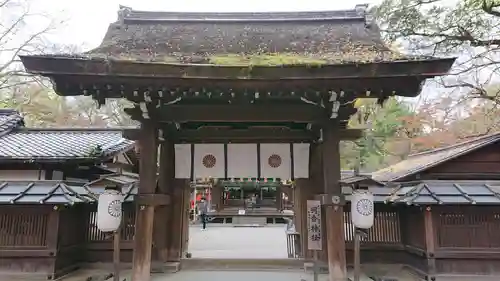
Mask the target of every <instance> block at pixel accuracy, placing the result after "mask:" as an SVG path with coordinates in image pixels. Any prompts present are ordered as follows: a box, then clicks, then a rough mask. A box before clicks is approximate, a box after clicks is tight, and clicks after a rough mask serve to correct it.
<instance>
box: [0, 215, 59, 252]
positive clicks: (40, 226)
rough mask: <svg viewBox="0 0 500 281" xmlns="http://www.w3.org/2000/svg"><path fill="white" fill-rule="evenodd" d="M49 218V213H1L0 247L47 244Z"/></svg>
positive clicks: (42, 245) (40, 245) (41, 245)
mask: <svg viewBox="0 0 500 281" xmlns="http://www.w3.org/2000/svg"><path fill="white" fill-rule="evenodd" d="M48 219H49V215H48V214H47V213H38V212H20V211H19V212H18V211H14V212H5V213H0V247H44V246H47V222H48Z"/></svg>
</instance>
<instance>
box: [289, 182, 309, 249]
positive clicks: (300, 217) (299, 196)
mask: <svg viewBox="0 0 500 281" xmlns="http://www.w3.org/2000/svg"><path fill="white" fill-rule="evenodd" d="M308 186H309V179H297V180H296V181H295V186H294V188H293V213H294V223H295V230H296V231H297V232H298V233H299V234H300V253H301V257H302V258H305V257H306V250H307V244H306V243H307V221H306V213H307V210H306V208H307V206H306V205H305V202H306V201H305V200H304V199H303V196H304V195H303V194H304V193H305V191H306V190H307V188H308Z"/></svg>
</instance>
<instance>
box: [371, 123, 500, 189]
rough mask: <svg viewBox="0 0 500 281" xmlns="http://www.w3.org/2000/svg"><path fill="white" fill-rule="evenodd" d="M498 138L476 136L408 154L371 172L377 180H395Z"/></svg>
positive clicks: (473, 149) (498, 138) (483, 145)
mask: <svg viewBox="0 0 500 281" xmlns="http://www.w3.org/2000/svg"><path fill="white" fill-rule="evenodd" d="M499 140H500V133H497V134H493V135H487V136H484V137H480V138H476V139H473V140H469V141H466V142H462V143H459V144H456V145H452V146H447V147H443V148H438V149H434V150H429V151H426V152H422V153H417V154H413V155H410V156H409V157H408V158H407V159H405V160H403V161H401V162H398V163H396V164H394V165H391V166H389V167H386V168H384V169H381V170H378V171H376V172H374V173H373V174H372V178H373V179H374V180H377V181H382V182H388V181H397V180H400V179H403V178H405V177H408V176H411V175H414V174H417V173H420V172H423V171H426V170H428V169H430V168H432V167H435V166H437V165H439V164H442V163H445V162H447V161H450V160H452V159H455V158H457V157H459V156H462V155H465V154H468V153H471V152H474V151H476V150H478V149H480V148H482V147H485V146H487V145H490V144H493V143H496V142H498V141H499Z"/></svg>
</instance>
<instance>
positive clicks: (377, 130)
mask: <svg viewBox="0 0 500 281" xmlns="http://www.w3.org/2000/svg"><path fill="white" fill-rule="evenodd" d="M413 115H414V113H413V112H412V111H411V110H410V108H409V107H408V106H407V105H406V104H405V103H404V102H402V101H400V100H397V99H396V98H391V99H389V100H388V101H387V102H386V103H385V104H384V106H383V107H380V106H379V105H378V104H377V103H376V102H375V100H372V101H371V102H365V103H364V104H363V105H361V106H360V107H359V108H358V113H356V115H354V116H353V118H352V119H351V122H350V126H351V127H352V128H366V130H365V135H364V137H363V138H362V139H360V140H358V141H356V142H354V143H352V142H351V143H344V144H343V149H342V152H343V166H344V168H347V169H353V168H355V167H356V166H358V165H359V166H360V168H361V169H362V170H368V171H372V170H376V169H378V168H380V167H381V166H382V165H384V164H386V163H387V162H388V157H389V156H391V153H392V152H390V151H389V150H388V145H389V144H390V142H391V141H392V140H393V139H394V138H398V137H399V136H401V135H402V133H401V131H402V130H403V129H404V127H405V122H406V120H407V119H408V118H409V117H411V116H413Z"/></svg>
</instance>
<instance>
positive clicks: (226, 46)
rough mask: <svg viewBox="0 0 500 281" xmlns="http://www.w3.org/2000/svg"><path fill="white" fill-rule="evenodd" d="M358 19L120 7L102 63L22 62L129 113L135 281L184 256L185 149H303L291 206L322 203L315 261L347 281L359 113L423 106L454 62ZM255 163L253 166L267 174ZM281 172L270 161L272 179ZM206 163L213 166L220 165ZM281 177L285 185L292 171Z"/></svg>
mask: <svg viewBox="0 0 500 281" xmlns="http://www.w3.org/2000/svg"><path fill="white" fill-rule="evenodd" d="M365 8H366V7H364V6H357V7H356V9H353V10H347V11H332V12H303V13H302V12H300V13H236V14H231V13H223V14H199V13H169V12H144V11H134V10H132V9H130V8H127V7H123V8H122V9H121V10H120V12H119V18H118V21H117V22H115V23H112V24H111V26H110V27H109V29H108V32H107V34H106V36H105V38H104V41H103V43H102V44H101V46H99V47H98V48H97V49H94V50H92V51H90V52H87V53H85V54H82V55H43V56H35V55H33V56H22V57H21V59H22V61H23V64H24V66H25V67H26V69H27V70H28V71H29V72H31V73H34V74H39V75H43V76H46V77H49V78H51V80H52V81H53V83H54V86H55V89H56V92H57V93H58V94H59V95H63V96H70V95H90V96H92V97H93V98H94V99H95V100H97V101H98V102H99V103H100V104H104V103H105V101H106V99H108V98H121V99H127V100H128V101H130V102H132V104H133V107H132V108H128V109H126V110H125V112H126V113H127V114H128V115H129V116H130V117H131V118H132V119H134V120H137V121H139V122H140V123H141V126H140V129H138V130H136V131H135V133H132V132H131V133H130V134H129V137H131V138H132V139H137V140H138V142H137V146H138V149H139V152H140V168H139V169H140V188H139V196H138V198H137V208H138V209H137V214H136V232H135V239H134V242H135V245H134V258H133V277H132V278H133V280H134V281H147V280H149V279H150V277H149V276H150V268H151V259H152V257H153V258H154V259H158V260H159V261H179V260H180V258H181V256H182V253H183V252H184V251H185V250H186V237H185V236H186V235H187V234H186V233H187V216H188V214H187V212H186V210H188V209H189V206H188V204H189V200H188V199H187V198H188V197H189V194H188V192H189V182H190V180H191V179H192V177H193V176H194V174H195V171H192V170H190V171H188V169H194V167H196V165H194V164H193V163H195V162H197V160H195V158H196V157H197V156H196V151H189V153H186V154H184V155H189V157H191V158H190V159H187V158H186V156H184V157H183V158H181V157H179V153H178V151H176V145H180V144H192V143H194V144H201V143H204V144H209V143H212V144H222V146H223V147H224V145H225V144H229V143H232V144H235V143H241V144H280V143H281V144H283V143H285V144H297V143H306V144H310V146H309V153H308V154H309V156H310V159H309V161H307V159H305V161H303V163H307V166H306V168H305V169H306V170H307V171H308V174H307V177H306V178H294V177H293V176H291V179H295V182H296V187H297V189H298V191H299V192H298V193H297V194H299V195H298V196H295V200H296V203H297V204H298V205H299V207H300V206H304V205H305V202H306V200H307V199H312V198H314V197H320V198H321V199H322V202H323V206H324V207H323V208H324V212H323V213H324V214H325V219H324V220H323V221H324V222H326V224H325V225H323V228H324V231H325V232H326V239H324V240H323V244H324V247H323V249H325V250H324V251H323V253H322V254H321V258H322V259H323V261H325V262H327V263H328V268H329V274H330V280H332V281H333V280H345V279H346V258H345V243H344V237H343V236H344V233H343V232H344V230H343V211H342V210H343V208H342V205H343V203H344V200H343V198H342V194H341V188H340V185H339V180H340V155H339V153H340V152H339V142H340V141H342V140H353V139H357V138H359V137H361V135H362V131H361V130H355V129H348V128H347V123H348V120H349V118H350V116H351V115H352V114H353V113H355V112H356V109H355V108H354V101H355V100H356V99H357V98H367V97H369V98H376V99H378V100H379V102H380V103H383V101H384V100H386V99H387V98H388V97H390V96H393V95H396V94H398V95H401V96H417V95H418V94H419V92H420V88H421V85H422V83H423V82H424V80H425V79H427V78H432V77H434V76H437V75H443V74H445V73H446V72H447V71H448V69H449V68H450V67H451V65H452V64H453V62H454V59H437V58H428V57H407V56H405V55H403V54H400V53H398V52H394V51H391V50H389V49H388V48H387V47H386V46H385V45H384V44H383V43H382V41H381V40H380V39H379V38H380V34H379V31H378V28H377V27H376V25H375V24H374V23H373V22H371V17H370V16H369V15H367V14H366V9H365ZM278 30H279V34H280V36H277V31H278ZM241 54H246V55H241ZM132 135H135V136H132ZM177 147H179V146H177ZM186 147H187V146H186ZM189 147H194V146H189ZM290 147H291V146H290ZM158 148H159V149H158ZM195 150H196V149H195ZM158 153H159V159H160V160H159V175H160V177H159V180H158V185H157V183H156V174H157V170H158V167H157V166H158V161H157V160H158ZM176 154H177V156H178V157H177V159H176ZM224 155H225V154H224ZM228 155H229V154H228ZM261 155H262V154H261V152H256V153H255V156H256V157H258V158H259V159H258V162H257V163H258V165H257V166H256V167H257V169H261V170H260V172H261V173H262V172H263V171H262V161H263V159H260V157H261ZM271 156H272V155H271ZM278 156H280V155H279V154H278ZM271 158H272V159H271ZM198 160H199V159H198ZM201 160H202V161H203V159H201ZM264 160H265V159H264ZM282 160H283V159H281V160H279V157H276V156H273V157H270V158H269V159H268V161H269V165H271V166H272V165H277V164H276V163H278V162H280V161H282ZM206 161H208V162H206V163H208V165H209V166H210V165H216V162H217V161H218V159H215V162H214V159H213V158H210V159H207V160H206ZM186 162H189V163H191V165H187V164H186ZM224 162H226V161H224ZM259 163H260V164H259ZM280 163H281V162H280ZM283 163H284V162H283ZM309 163H310V164H309ZM278 166H279V165H278ZM287 166H288V167H287V169H288V173H290V172H291V171H292V170H293V169H292V168H291V167H293V163H288V164H287ZM181 167H182V168H181ZM259 167H260V168H259ZM285 170H286V169H285ZM283 173H285V172H283ZM218 174H219V173H218ZM285 175H288V174H285ZM241 176H242V177H246V176H248V175H241ZM257 176H260V174H259V172H258V174H257ZM334 196H336V198H338V199H340V200H332V198H333V197H334ZM332 201H335V204H333V202H332ZM299 210H303V211H300V212H298V213H297V214H296V216H297V218H298V219H297V226H298V228H299V229H300V232H302V233H306V232H305V231H304V230H305V226H304V223H303V221H304V217H305V215H306V214H305V211H304V210H305V208H299ZM163 222H168V223H163ZM152 244H154V249H155V251H154V252H153V253H152V249H153V247H151V245H152ZM309 256H310V253H306V257H309Z"/></svg>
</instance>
